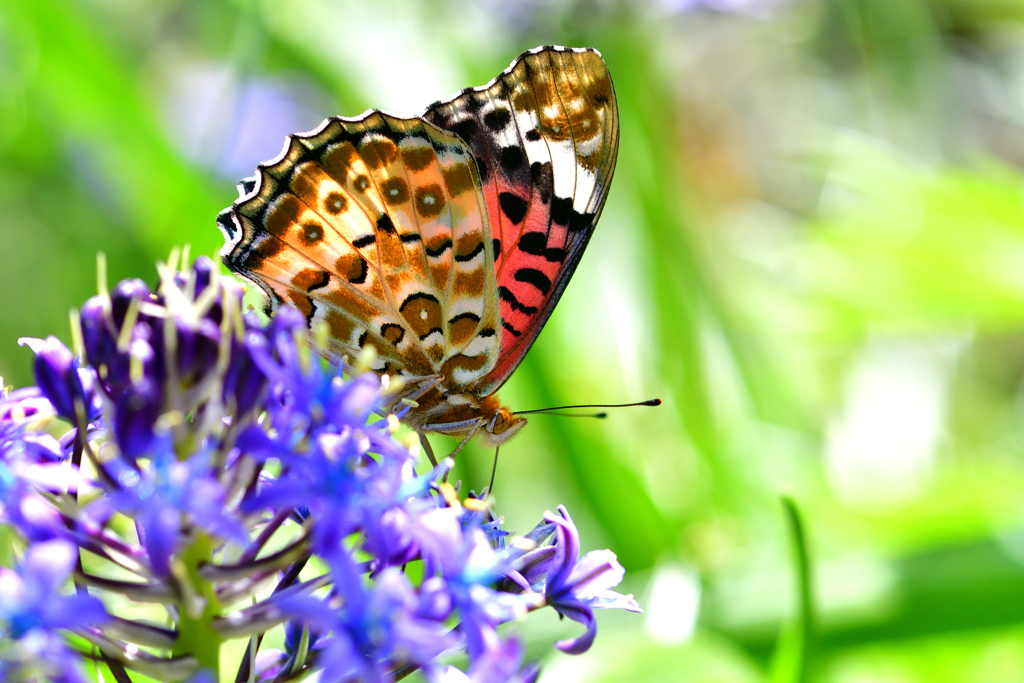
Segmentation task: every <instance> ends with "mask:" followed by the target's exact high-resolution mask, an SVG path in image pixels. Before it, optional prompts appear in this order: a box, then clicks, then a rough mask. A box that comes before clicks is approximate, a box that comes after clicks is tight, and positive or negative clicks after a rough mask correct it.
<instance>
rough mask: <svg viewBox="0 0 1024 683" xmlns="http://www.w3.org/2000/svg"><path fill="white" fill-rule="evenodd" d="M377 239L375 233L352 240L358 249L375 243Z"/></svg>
mask: <svg viewBox="0 0 1024 683" xmlns="http://www.w3.org/2000/svg"><path fill="white" fill-rule="evenodd" d="M376 241H377V236H376V235H373V234H370V235H363V236H362V237H359V238H357V239H355V240H353V241H352V246H353V247H355V248H356V249H362V248H363V247H368V246H370V245H371V244H373V243H374V242H376Z"/></svg>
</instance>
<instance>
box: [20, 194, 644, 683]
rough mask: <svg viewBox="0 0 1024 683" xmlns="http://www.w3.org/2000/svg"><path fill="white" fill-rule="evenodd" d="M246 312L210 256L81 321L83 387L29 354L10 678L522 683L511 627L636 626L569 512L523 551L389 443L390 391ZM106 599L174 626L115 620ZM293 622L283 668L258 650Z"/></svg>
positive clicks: (406, 447)
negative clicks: (548, 611)
mask: <svg viewBox="0 0 1024 683" xmlns="http://www.w3.org/2000/svg"><path fill="white" fill-rule="evenodd" d="M249 189H252V188H251V187H250V188H249ZM241 304H242V300H241V292H240V288H239V287H238V285H237V284H236V283H234V282H233V281H232V280H230V279H229V278H220V277H217V275H216V269H215V267H214V265H213V263H212V262H211V261H209V260H208V259H200V260H199V261H197V262H196V263H195V264H194V265H193V266H192V268H191V269H188V270H183V271H177V272H175V271H173V270H172V269H170V268H163V269H162V270H161V278H160V285H159V286H158V287H156V288H155V289H152V290H151V289H150V288H149V287H148V286H147V285H145V284H144V283H142V282H141V281H137V280H128V281H125V282H122V283H120V284H118V285H117V286H116V287H114V289H113V291H112V292H111V293H110V294H109V295H108V294H106V293H105V292H103V293H101V294H99V295H98V296H96V297H93V298H92V299H90V300H89V301H88V302H86V305H85V306H84V307H83V309H82V311H81V315H80V321H81V333H82V335H81V336H82V340H83V348H84V349H85V356H86V361H87V362H86V364H85V365H84V366H83V367H78V361H77V360H76V359H75V358H74V357H73V355H72V354H71V352H70V351H69V350H68V349H67V348H66V347H64V345H63V344H61V343H60V342H58V341H56V340H55V339H53V338H49V339H46V340H32V341H31V342H29V343H30V345H31V346H32V347H33V350H35V351H36V365H37V379H38V382H39V384H40V387H32V388H28V389H22V390H18V391H14V392H10V393H0V524H3V525H5V527H6V529H7V530H8V532H9V533H8V538H11V539H13V542H14V543H16V544H19V545H23V546H24V547H25V551H24V556H25V558H26V559H25V562H24V563H23V564H22V566H21V567H19V569H18V570H17V571H10V570H0V680H23V681H25V680H40V679H42V678H47V679H49V680H54V681H59V682H61V683H63V682H65V681H66V682H68V683H72V682H73V683H78V682H79V681H81V680H83V679H82V676H81V672H80V670H79V666H80V662H81V661H82V657H83V655H82V654H80V653H79V652H77V651H75V650H74V649H73V648H71V647H69V646H68V644H67V640H66V638H67V634H68V632H70V633H73V634H75V635H76V636H78V637H80V638H83V639H84V640H85V641H86V642H87V643H88V644H89V645H90V646H93V647H95V648H99V649H100V651H102V652H103V654H104V657H106V658H108V660H107V662H106V663H105V664H104V663H101V664H99V666H100V667H101V670H102V667H104V666H106V667H108V668H109V669H110V672H111V674H112V676H113V678H114V679H116V680H140V679H138V678H136V674H137V673H138V674H141V675H144V676H147V677H148V678H147V680H160V681H189V683H212V681H215V680H224V679H226V678H227V677H229V676H232V674H233V676H232V677H233V678H234V679H235V680H253V681H259V682H260V683H268V682H269V681H274V682H275V683H285V682H287V681H298V680H303V679H306V678H308V677H309V676H310V675H311V674H312V675H319V676H320V680H322V681H324V683H333V682H338V683H341V682H345V683H347V682H348V681H354V680H357V679H358V680H360V681H387V680H392V679H394V678H403V677H405V676H407V675H408V674H410V673H411V672H412V671H414V670H420V671H421V672H422V673H423V675H424V676H425V677H426V679H427V680H429V681H431V682H436V681H446V682H448V683H459V682H461V683H466V682H467V681H468V682H469V683H530V682H531V681H532V680H533V679H534V678H535V676H536V671H535V669H533V668H532V667H526V668H524V667H523V666H522V648H521V646H520V644H519V643H518V641H517V640H516V639H515V636H514V635H509V634H503V633H499V629H500V628H502V625H503V624H505V623H506V622H509V621H511V620H513V619H515V618H517V617H519V616H524V615H525V614H527V613H529V612H531V611H534V610H537V609H541V608H543V607H546V606H548V605H551V606H553V607H554V608H555V609H557V610H558V611H559V612H561V613H562V614H565V615H568V616H569V617H570V618H574V619H577V620H579V621H582V622H583V623H585V624H586V625H587V627H588V631H587V635H586V636H585V637H583V638H580V639H577V641H575V642H574V643H570V644H568V645H567V644H560V646H562V647H563V649H566V650H567V651H581V650H583V649H585V648H586V646H587V645H589V643H590V641H591V640H592V639H593V615H592V611H591V610H592V609H593V608H594V607H600V606H612V605H613V604H614V603H615V600H618V601H619V603H622V602H623V601H625V604H622V605H621V606H625V607H627V608H631V607H635V603H633V602H632V601H631V599H629V598H623V597H622V596H617V595H616V594H614V593H611V592H610V591H607V590H606V589H607V588H610V587H611V586H612V585H614V584H615V583H617V582H618V580H619V579H620V578H621V567H619V566H618V563H617V562H615V561H614V556H613V555H611V554H610V553H606V554H601V553H590V554H588V555H586V556H584V557H583V558H580V559H578V560H577V554H578V540H577V538H576V529H575V527H574V526H572V523H571V520H569V519H568V515H567V514H565V512H564V509H562V510H561V511H562V515H563V516H562V517H561V518H556V519H554V520H549V521H548V522H546V523H542V524H541V525H538V527H537V528H536V529H534V530H533V531H531V532H530V533H528V534H527V535H526V537H525V538H522V539H515V540H511V539H508V538H507V536H508V534H507V532H506V531H505V530H503V529H502V528H501V523H500V517H499V516H497V515H496V514H494V513H492V511H491V510H490V509H489V507H488V505H487V503H485V502H484V501H481V500H480V499H479V498H477V497H475V496H473V495H472V494H471V495H470V496H469V497H467V498H465V499H464V500H463V499H461V498H460V496H459V494H458V492H457V491H456V489H455V488H454V487H452V486H451V485H449V484H447V483H443V482H442V479H443V478H444V476H445V474H447V472H448V471H449V470H450V468H451V466H452V462H451V460H445V461H443V462H442V464H441V465H438V466H436V467H435V468H433V469H427V468H426V467H423V465H424V463H421V462H418V459H417V457H416V455H415V448H414V444H415V438H414V437H413V435H411V434H406V435H404V436H403V438H402V439H397V438H396V432H397V431H398V429H399V420H400V419H401V415H402V409H399V411H398V412H397V413H396V414H393V415H389V414H387V410H388V407H389V406H391V405H392V404H393V403H394V399H395V396H394V395H389V394H388V392H387V386H388V385H387V383H386V382H383V381H382V379H381V378H380V377H378V376H377V375H375V374H373V373H364V374H361V375H355V376H352V375H349V374H346V373H347V371H349V370H351V368H350V367H348V366H340V367H339V366H338V365H332V364H331V363H330V362H329V361H328V360H327V359H325V358H323V357H322V354H323V353H324V349H323V348H321V347H318V346H316V345H313V344H311V343H310V340H309V338H310V335H309V331H308V329H307V325H306V319H305V317H304V316H303V315H302V314H300V313H299V312H298V311H296V310H295V309H293V308H290V307H287V306H285V307H282V308H281V309H280V310H279V311H278V313H277V314H276V316H275V317H274V318H272V319H271V320H270V322H269V323H265V324H264V323H262V322H261V321H260V319H258V317H257V316H256V314H255V313H252V312H250V313H243V312H242V306H241ZM91 397H92V398H91ZM83 407H84V408H85V409H86V410H85V411H83V410H82V408H83ZM58 415H59V416H62V417H64V418H66V419H69V420H72V421H73V423H74V427H73V428H72V429H71V430H70V431H67V432H66V433H64V434H63V435H56V434H51V433H49V432H48V431H47V430H48V429H53V428H54V427H59V426H60V425H61V424H63V423H61V422H54V421H53V419H52V418H54V417H55V416H58ZM83 435H84V438H83ZM410 437H413V438H412V439H410ZM77 457H81V458H82V460H81V462H82V463H83V465H84V466H83V467H82V468H81V469H80V468H79V467H76V466H75V464H76V463H77V460H76V458H77ZM69 461H70V462H69ZM417 466H420V467H421V469H420V471H419V473H417V471H416V467H417ZM85 477H91V478H90V479H86V478H85ZM556 529H557V534H558V542H557V544H556V545H550V544H547V542H548V540H549V538H550V537H551V536H552V535H553V534H555V532H556ZM12 531H13V532H14V533H10V532H12ZM197 532H201V533H197ZM73 544H75V545H73ZM82 550H84V551H87V552H88V557H89V561H88V562H86V563H85V565H84V566H77V567H75V569H76V573H75V578H76V589H77V590H76V592H77V595H76V596H72V597H62V595H61V593H60V592H59V589H61V588H65V584H67V578H68V576H69V574H70V572H71V570H72V567H73V566H74V561H75V559H76V557H77V553H79V552H81V551H82ZM323 567H326V568H327V571H326V572H323V571H317V570H319V569H322V568H323ZM407 572H408V573H407ZM275 581H276V585H273V586H272V584H273V582H275ZM271 586H272V588H271ZM268 588H271V590H270V593H269V595H268ZM93 590H98V591H102V594H103V595H112V596H115V597H117V596H120V597H119V598H118V599H116V600H114V601H112V604H113V605H116V606H122V605H124V604H126V600H125V598H126V599H127V601H130V602H132V603H136V602H137V603H147V604H149V605H151V606H153V608H154V609H160V608H161V607H162V608H163V609H164V613H163V615H162V618H161V619H160V620H157V621H159V623H154V620H147V621H136V620H135V619H134V616H135V615H134V614H133V613H132V612H125V613H121V614H118V615H117V617H118V618H117V619H109V620H108V619H107V618H106V613H105V612H104V611H103V608H102V605H100V603H99V602H98V601H97V600H96V599H95V598H91V597H89V596H88V594H87V591H93ZM281 625H283V626H284V627H285V633H286V641H285V647H284V649H283V651H281V650H275V649H269V648H264V647H262V646H263V645H264V644H265V643H264V636H265V635H266V633H267V632H268V631H269V630H270V629H273V628H275V627H277V626H281ZM230 638H248V639H249V645H248V647H247V652H246V655H245V656H244V657H243V658H242V659H241V660H240V661H236V662H227V661H223V660H222V659H221V656H220V654H219V653H220V645H221V643H223V642H224V641H226V640H227V639H230ZM584 641H585V642H584ZM75 642H80V641H77V640H76V641H75ZM444 651H456V652H465V653H466V654H467V655H468V656H469V665H468V668H467V669H466V670H465V671H464V672H463V671H460V670H459V669H456V668H452V667H446V666H445V664H443V663H442V662H440V661H439V657H440V655H441V654H442V653H443V652H444ZM93 652H95V650H93ZM224 666H229V667H231V668H232V671H230V672H229V671H227V670H225V669H223V668H222V667H224ZM119 667H123V668H119ZM104 676H105V677H106V673H104Z"/></svg>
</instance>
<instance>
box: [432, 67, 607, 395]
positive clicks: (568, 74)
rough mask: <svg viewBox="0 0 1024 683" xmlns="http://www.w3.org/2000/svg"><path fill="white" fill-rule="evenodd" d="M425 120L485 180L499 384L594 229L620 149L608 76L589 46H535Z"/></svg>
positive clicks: (495, 380)
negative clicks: (463, 151)
mask: <svg viewBox="0 0 1024 683" xmlns="http://www.w3.org/2000/svg"><path fill="white" fill-rule="evenodd" d="M424 118H425V119H426V120H428V121H430V122H432V123H434V124H436V125H437V126H439V127H441V128H443V129H445V130H448V131H450V132H452V133H454V134H456V135H458V136H460V137H461V138H462V139H463V140H465V141H466V143H467V144H468V145H469V146H470V148H471V149H472V151H473V154H474V156H475V157H476V161H477V166H478V168H479V171H480V176H481V179H482V181H483V186H484V197H485V199H486V203H487V210H488V217H489V221H490V231H491V237H492V244H493V249H494V252H495V268H496V276H497V285H498V297H499V300H500V302H501V303H500V306H501V324H502V330H501V353H500V358H499V361H498V364H497V365H496V366H495V368H494V369H493V370H491V371H490V372H489V373H488V374H487V376H486V377H484V378H482V379H481V380H480V381H479V382H478V383H477V385H476V389H477V390H478V391H479V393H480V394H482V395H487V394H490V393H492V392H494V391H496V390H497V389H498V387H500V386H501V384H502V383H504V381H505V380H506V379H507V378H508V376H509V375H510V374H511V373H512V371H513V370H514V369H515V368H516V366H517V365H518V364H519V362H520V361H521V360H522V358H523V356H524V355H525V354H526V351H527V350H529V347H530V345H531V344H532V343H533V341H534V339H535V338H536V336H537V335H538V334H539V333H540V330H541V328H542V327H543V325H544V323H545V322H546V321H547V318H548V317H549V316H550V314H551V311H552V310H553V308H554V306H555V304H556V303H557V302H558V299H559V298H560V296H561V293H562V291H563V290H564V288H565V285H566V284H567V283H568V281H569V278H570V277H572V273H573V271H574V270H575V269H576V265H577V264H578V263H579V259H580V257H581V256H582V255H583V250H584V248H585V247H586V245H587V242H588V241H589V239H590V235H591V234H592V233H593V229H594V224H595V222H596V220H597V217H598V216H599V215H600V212H601V209H602V207H603V205H604V200H605V197H606V196H607V192H608V186H609V183H610V181H611V176H612V172H613V170H614V167H615V157H616V153H617V149H618V112H617V109H616V105H615V96H614V91H613V89H612V84H611V78H610V76H609V74H608V69H607V67H606V66H605V63H604V60H602V59H601V56H600V54H599V53H598V52H597V51H595V50H580V49H567V48H557V47H546V48H539V49H537V50H533V51H531V52H528V53H526V54H524V55H522V56H521V57H519V58H518V59H517V60H516V61H515V62H513V64H512V66H511V67H509V69H507V70H506V71H504V72H503V73H502V74H501V75H499V76H498V77H497V78H496V79H495V80H494V81H492V82H491V83H490V84H488V85H486V86H483V87H482V88H475V89H472V90H467V91H464V92H463V93H461V94H460V95H459V96H458V97H456V98H455V99H453V100H450V101H447V102H439V103H437V104H435V105H432V106H431V107H430V108H428V110H427V112H426V113H425V114H424Z"/></svg>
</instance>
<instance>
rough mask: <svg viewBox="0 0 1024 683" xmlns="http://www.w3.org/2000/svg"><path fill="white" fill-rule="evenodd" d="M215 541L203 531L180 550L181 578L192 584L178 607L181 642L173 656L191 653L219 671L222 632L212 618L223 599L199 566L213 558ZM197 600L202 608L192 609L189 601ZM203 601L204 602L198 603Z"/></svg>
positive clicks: (218, 611) (179, 638)
mask: <svg viewBox="0 0 1024 683" xmlns="http://www.w3.org/2000/svg"><path fill="white" fill-rule="evenodd" d="M213 549H214V543H213V540H212V539H211V538H210V537H209V536H208V535H206V534H204V533H198V534H197V535H196V538H195V541H194V542H193V543H192V544H191V545H189V546H188V547H187V548H185V549H184V550H183V551H182V553H181V565H180V566H181V567H182V569H183V570H184V572H183V574H184V575H183V576H179V577H178V578H179V581H182V582H185V581H187V582H188V583H189V584H190V585H189V586H188V587H183V591H182V592H183V593H184V595H183V602H185V603H186V604H183V605H181V607H180V609H179V613H178V614H179V624H178V634H179V635H178V643H177V645H176V646H175V647H174V650H173V654H174V656H182V655H192V656H193V657H195V658H196V659H197V660H198V661H199V665H200V666H201V667H203V668H204V669H210V670H211V671H214V672H219V671H220V645H221V637H220V634H218V633H217V631H216V630H215V629H214V628H213V620H214V618H215V617H217V615H218V614H219V613H220V602H219V601H218V600H217V594H216V591H215V590H214V586H213V583H212V582H211V581H206V580H204V579H202V578H201V577H200V575H199V566H200V565H202V564H204V563H208V562H210V561H211V560H212V559H213ZM191 599H197V606H201V609H196V610H193V609H190V608H189V605H188V604H187V602H188V601H189V600H191ZM198 601H201V602H198Z"/></svg>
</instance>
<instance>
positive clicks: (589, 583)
mask: <svg viewBox="0 0 1024 683" xmlns="http://www.w3.org/2000/svg"><path fill="white" fill-rule="evenodd" d="M558 515H560V516H558ZM558 515H553V514H551V513H550V512H545V513H544V519H545V520H547V521H548V522H551V523H554V524H556V525H557V530H556V534H557V536H558V540H557V542H556V543H555V550H556V552H555V556H554V557H553V558H552V560H551V565H550V568H549V570H548V575H547V582H546V585H545V588H544V599H545V601H546V602H547V604H548V605H550V606H552V607H554V608H555V610H556V611H557V612H558V613H559V614H561V615H562V616H564V617H569V618H570V619H572V620H573V621H578V622H579V623H581V624H583V625H584V626H586V627H587V630H586V632H585V633H584V634H583V635H581V636H579V637H578V638H574V639H573V640H562V641H559V642H557V643H555V647H557V648H558V649H559V650H561V651H562V652H567V653H569V654H572V655H578V654H582V653H584V652H586V651H587V650H589V649H590V646H591V645H592V644H593V642H594V636H596V635H597V620H596V619H595V618H594V609H595V608H604V609H608V608H613V607H618V608H622V609H625V610H629V611H630V612H642V611H643V610H641V609H640V605H639V604H638V603H637V601H636V600H634V599H633V596H632V595H622V594H621V593H616V592H615V591H613V590H610V589H611V588H613V587H614V586H617V585H619V583H621V582H622V577H623V576H625V573H626V570H625V569H623V568H622V565H621V564H619V561H618V560H617V559H616V558H615V553H613V552H612V551H610V550H592V551H590V552H589V553H587V554H586V555H584V556H583V557H579V552H580V535H579V532H578V531H577V530H576V525H575V524H573V521H572V518H571V517H570V516H569V512H568V511H567V510H566V509H565V506H564V505H559V506H558Z"/></svg>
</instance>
